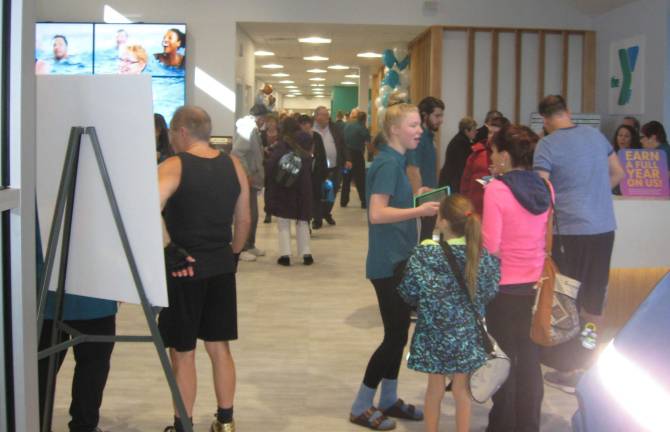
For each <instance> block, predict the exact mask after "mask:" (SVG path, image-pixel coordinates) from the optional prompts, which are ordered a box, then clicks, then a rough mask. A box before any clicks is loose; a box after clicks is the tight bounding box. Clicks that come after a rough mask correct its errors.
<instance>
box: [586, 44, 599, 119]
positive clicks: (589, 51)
mask: <svg viewBox="0 0 670 432" xmlns="http://www.w3.org/2000/svg"><path fill="white" fill-rule="evenodd" d="M583 44H584V45H583V49H582V112H585V113H587V112H595V110H596V67H597V66H596V64H597V62H596V55H597V54H596V33H595V32H586V34H584V39H583Z"/></svg>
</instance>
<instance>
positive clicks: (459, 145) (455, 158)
mask: <svg viewBox="0 0 670 432" xmlns="http://www.w3.org/2000/svg"><path fill="white" fill-rule="evenodd" d="M484 127H485V126H484ZM476 134H477V122H476V121H474V120H473V119H472V118H471V117H464V118H463V119H461V121H460V122H458V133H457V134H456V135H455V136H454V137H453V138H452V139H451V141H449V145H448V146H447V151H446V153H445V156H444V165H443V166H442V170H440V180H439V184H440V186H449V188H450V190H451V193H452V194H454V193H458V192H459V191H460V186H461V177H462V176H463V169H464V168H465V163H466V162H467V160H468V156H470V153H472V149H471V147H472V141H473V139H474V137H475V135H476Z"/></svg>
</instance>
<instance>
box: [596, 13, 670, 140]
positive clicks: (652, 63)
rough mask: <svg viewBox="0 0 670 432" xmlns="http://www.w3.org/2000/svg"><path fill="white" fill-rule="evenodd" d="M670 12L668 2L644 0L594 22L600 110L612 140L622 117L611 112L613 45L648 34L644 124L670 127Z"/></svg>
mask: <svg viewBox="0 0 670 432" xmlns="http://www.w3.org/2000/svg"><path fill="white" fill-rule="evenodd" d="M669 13H670V11H669V8H668V0H640V1H637V2H635V3H631V4H628V5H625V6H622V7H620V8H618V9H615V10H613V11H610V12H609V13H606V14H603V15H600V16H598V17H596V18H595V20H594V30H595V31H596V32H597V36H596V38H597V50H598V69H597V88H596V108H597V110H598V112H599V113H600V114H601V115H602V116H603V132H605V134H606V135H607V136H608V137H609V136H610V135H611V134H613V133H614V129H615V128H616V126H617V124H618V123H619V122H620V121H621V117H622V116H614V115H609V113H608V108H609V107H608V103H609V101H608V90H609V88H608V85H609V70H608V69H609V55H610V44H611V43H612V42H614V41H618V40H620V39H626V38H629V37H633V36H638V35H644V36H645V37H646V50H647V52H646V54H645V63H646V64H645V65H644V67H645V77H644V78H645V95H644V105H645V113H644V114H643V115H642V116H641V118H640V121H641V122H642V123H644V122H647V121H651V120H659V121H662V122H664V123H665V125H666V127H667V126H669V125H670V100H669V99H670V71H669V69H670V64H669V61H670V53H669V50H670V44H669V43H668V40H669V39H668V38H670V25H669V22H668V21H669V17H668V14H669Z"/></svg>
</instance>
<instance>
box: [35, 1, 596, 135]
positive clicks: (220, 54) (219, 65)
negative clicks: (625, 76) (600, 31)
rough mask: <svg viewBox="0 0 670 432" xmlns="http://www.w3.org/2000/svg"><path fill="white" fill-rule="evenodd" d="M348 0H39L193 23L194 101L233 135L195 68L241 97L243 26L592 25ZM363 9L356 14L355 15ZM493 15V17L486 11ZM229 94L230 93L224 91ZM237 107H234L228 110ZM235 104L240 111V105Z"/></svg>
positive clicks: (42, 12)
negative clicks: (331, 1) (238, 62)
mask: <svg viewBox="0 0 670 432" xmlns="http://www.w3.org/2000/svg"><path fill="white" fill-rule="evenodd" d="M390 3H391V2H389V1H388V0H366V1H364V2H361V1H359V0H340V1H339V2H338V3H337V7H333V8H328V10H325V9H324V8H321V7H316V5H315V3H314V2H313V1H312V0H282V1H267V0H265V1H264V0H225V1H222V0H198V1H180V2H177V1H165V0H160V1H159V0H106V1H105V0H86V1H81V0H37V14H36V15H37V16H36V19H37V20H38V21H102V18H103V7H104V5H106V4H108V5H109V6H111V7H113V8H114V9H116V10H117V11H118V12H120V13H122V14H124V15H126V16H128V17H129V18H130V19H132V20H135V21H144V22H185V23H186V24H187V25H188V36H187V37H188V40H189V41H188V45H189V47H188V60H187V63H188V76H189V77H190V78H189V82H188V83H187V93H186V94H187V98H188V101H189V103H193V104H197V105H200V106H202V107H203V108H205V109H206V110H208V111H209V112H210V114H211V115H212V118H213V119H214V133H215V134H218V135H232V132H233V123H234V113H233V112H232V111H231V109H229V108H226V107H225V106H223V105H222V104H221V103H219V102H217V101H216V100H215V99H213V98H212V97H210V96H209V95H208V94H207V93H206V92H205V91H203V90H201V89H196V88H195V85H194V83H193V77H194V68H195V67H196V65H197V67H199V68H201V69H202V70H203V71H205V72H207V73H208V74H209V75H211V76H212V77H214V78H215V79H216V80H218V81H219V82H220V83H221V84H223V85H224V86H225V87H226V88H227V89H228V90H230V91H232V92H234V91H235V61H234V60H235V57H236V55H235V50H236V35H235V34H236V23H237V22H244V21H261V22H263V21H265V22H304V23H319V22H324V21H328V22H331V23H348V24H393V25H408V24H411V25H425V26H429V25H433V24H450V25H481V26H487V25H488V26H491V25H496V26H506V27H550V28H563V27H570V28H581V29H587V28H590V26H591V19H590V18H589V17H588V16H586V15H584V14H582V13H580V12H578V11H577V10H576V9H575V8H573V7H570V6H569V5H568V4H566V3H564V2H556V1H554V0H507V1H504V2H502V1H497V2H492V1H490V0H442V1H440V2H439V8H438V9H439V11H438V13H437V14H429V13H425V12H424V11H423V9H422V6H421V5H422V3H421V2H413V1H404V2H403V1H394V2H392V4H390ZM352 11H355V13H352ZM483 11H485V12H486V13H483ZM224 93H226V92H224ZM227 105H228V106H230V104H229V103H228V104H227ZM232 106H235V104H234V103H233V104H232Z"/></svg>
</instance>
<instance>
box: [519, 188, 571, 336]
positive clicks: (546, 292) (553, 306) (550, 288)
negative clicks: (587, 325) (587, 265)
mask: <svg viewBox="0 0 670 432" xmlns="http://www.w3.org/2000/svg"><path fill="white" fill-rule="evenodd" d="M547 189H548V190H549V193H550V194H551V188H550V187H549V185H548V184H547ZM551 203H552V205H551V208H550V209H549V218H548V219H547V239H546V248H545V251H546V256H545V259H544V268H543V269H542V277H541V278H540V280H539V281H538V283H537V285H536V288H537V294H536V297H535V306H534V307H533V321H532V323H531V327H530V338H531V340H532V341H533V342H535V343H536V344H538V345H542V346H547V347H548V346H554V345H559V344H561V343H563V342H567V341H569V340H570V339H572V338H573V337H575V336H577V335H578V334H579V331H580V326H579V311H578V310H577V294H578V293H579V287H580V285H581V283H580V282H579V281H577V280H575V279H572V278H570V277H567V276H565V275H563V274H561V273H560V271H559V269H558V266H557V265H556V263H555V262H554V259H553V258H552V256H551V251H552V246H553V240H554V235H553V226H554V224H553V220H554V217H555V211H554V210H555V209H554V201H553V199H552V201H551ZM557 222H558V221H557ZM557 232H558V230H557ZM559 237H560V233H559ZM559 241H560V239H559ZM561 249H562V248H561Z"/></svg>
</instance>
